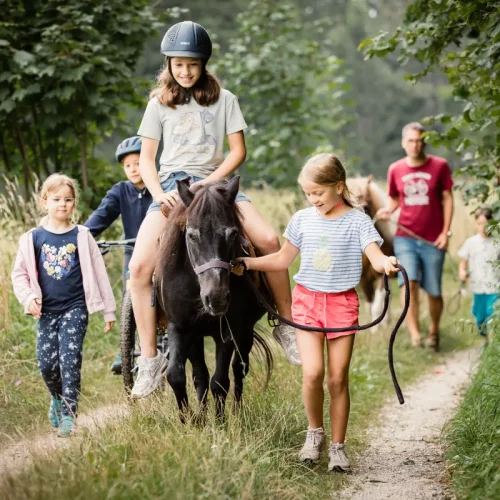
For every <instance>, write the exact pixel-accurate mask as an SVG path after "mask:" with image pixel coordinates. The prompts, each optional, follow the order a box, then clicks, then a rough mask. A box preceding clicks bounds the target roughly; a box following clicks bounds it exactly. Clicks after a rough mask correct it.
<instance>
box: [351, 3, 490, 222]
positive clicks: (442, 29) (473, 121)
mask: <svg viewBox="0 0 500 500" xmlns="http://www.w3.org/2000/svg"><path fill="white" fill-rule="evenodd" d="M360 48H361V49H364V52H365V54H366V58H368V59H369V58H372V57H374V56H378V57H384V56H386V55H387V54H390V53H393V52H395V51H399V63H400V64H402V65H405V64H407V63H409V62H414V61H417V62H418V63H420V67H419V70H417V71H413V72H411V73H409V74H408V75H407V76H406V78H407V80H409V81H410V82H417V81H420V80H422V79H425V78H426V77H427V75H429V74H430V73H431V72H432V71H434V70H440V71H441V72H442V73H443V74H444V75H445V76H446V77H447V79H448V81H449V83H450V84H451V86H452V88H453V95H454V97H455V98H456V99H457V100H458V101H459V102H461V103H462V106H461V110H460V112H459V113H458V114H455V115H450V114H439V115H435V116H432V117H428V118H427V120H426V121H427V122H429V123H431V124H435V123H441V124H443V125H444V126H445V127H446V129H445V130H444V131H443V132H441V133H439V132H436V131H433V132H431V133H429V134H428V140H429V141H430V142H431V143H433V144H441V145H444V146H446V147H448V148H452V149H453V150H454V151H455V152H456V153H457V154H458V155H460V156H461V157H462V159H463V161H464V162H465V163H466V166H465V167H463V168H462V169H461V172H462V173H463V174H464V175H466V176H468V177H472V178H475V179H476V180H477V182H465V183H464V184H463V186H462V188H463V189H462V192H463V193H464V195H465V196H466V198H467V200H469V199H471V198H475V199H477V200H479V201H484V200H486V199H488V198H489V197H490V195H493V196H494V198H495V200H496V201H494V208H495V210H496V216H495V218H496V219H497V220H500V202H499V201H498V178H499V176H500V172H499V170H500V133H499V127H500V4H499V2H498V1H497V0H480V1H476V2H470V1H468V0H440V1H438V0H417V1H415V2H413V3H412V4H411V5H410V6H409V7H408V9H407V10H406V14H405V18H404V21H403V23H402V24H401V26H399V27H398V28H397V29H396V30H395V31H394V33H392V34H389V33H388V32H382V33H380V34H379V35H378V36H376V37H374V38H371V39H367V40H365V41H364V42H363V43H361V45H360ZM491 179H496V182H488V181H490V180H491Z"/></svg>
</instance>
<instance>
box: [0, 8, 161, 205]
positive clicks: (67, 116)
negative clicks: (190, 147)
mask: <svg viewBox="0 0 500 500" xmlns="http://www.w3.org/2000/svg"><path fill="white" fill-rule="evenodd" d="M0 9H1V10H2V12H3V13H4V16H3V17H2V20H1V21H0V83H1V90H0V130H2V132H1V134H2V138H1V139H2V140H1V143H2V151H1V153H2V159H3V163H4V169H5V171H6V173H7V174H8V175H12V174H20V173H21V172H20V171H19V167H18V165H19V164H22V165H23V172H22V175H23V178H24V184H25V189H26V194H28V190H29V187H30V175H31V172H32V171H34V172H36V173H37V174H38V175H41V174H42V172H43V175H44V176H45V175H48V174H50V173H51V172H53V171H61V170H64V171H65V172H66V173H68V174H70V175H72V176H74V177H77V178H79V179H80V180H81V183H82V186H83V188H84V190H85V193H84V194H85V195H86V197H87V198H90V197H91V195H92V193H93V191H94V190H95V189H96V187H99V184H100V183H101V182H104V183H105V184H107V185H109V183H110V182H112V180H113V179H109V178H107V177H108V176H106V175H102V172H103V171H102V168H103V164H102V163H99V162H97V161H96V160H93V159H91V160H90V161H88V157H89V156H92V149H93V147H94V145H95V143H96V142H98V141H100V140H101V139H102V137H103V136H104V135H106V134H108V133H109V132H110V131H111V130H113V129H114V128H115V127H117V126H120V127H123V126H124V125H125V118H126V112H125V111H126V107H127V106H142V105H143V100H142V98H141V94H140V92H139V88H140V85H138V84H139V83H140V82H139V81H138V80H137V79H134V78H133V73H134V67H135V63H136V61H137V59H138V58H139V56H140V54H141V51H142V47H143V43H144V40H145V38H146V35H149V34H150V33H151V31H152V30H155V29H157V28H158V26H159V24H158V22H157V21H156V20H155V17H154V16H153V13H152V11H151V8H150V7H149V2H148V1H147V0H131V1H128V2H120V1H117V0H109V1H107V2H97V1H94V0H77V1H73V2H69V3H68V2H65V1H62V0H43V1H41V0H37V1H33V2H17V1H13V0H0ZM98 170H99V172H100V174H101V175H99V176H97V175H95V174H96V173H97V171H98Z"/></svg>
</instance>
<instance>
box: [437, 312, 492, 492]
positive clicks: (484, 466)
mask: <svg viewBox="0 0 500 500" xmlns="http://www.w3.org/2000/svg"><path fill="white" fill-rule="evenodd" d="M499 319H500V318H499V317H498V312H497V317H496V319H495V320H494V321H495V322H494V324H493V325H492V330H493V331H495V332H496V333H497V335H495V336H494V337H493V339H492V342H491V344H490V345H489V346H488V347H487V348H486V349H485V351H484V352H483V355H482V359H481V364H480V367H479V370H478V373H477V375H476V376H475V377H474V380H473V382H472V385H471V386H470V387H469V389H468V391H467V393H466V395H465V397H464V400H463V402H462V405H461V406H460V409H459V411H458V412H457V414H456V415H455V417H454V419H453V420H452V422H451V424H450V425H449V427H448V428H447V431H446V434H445V435H446V440H447V443H448V446H449V449H448V452H447V458H448V461H449V463H450V468H451V471H452V477H453V486H454V488H455V492H456V494H457V498H468V499H469V500H482V499H484V498H500V469H499V467H498V464H499V463H500V446H499V445H498V442H499V433H500V431H499V429H500V411H499V410H498V396H499V391H500V371H499V370H498V357H499V355H500V337H499V336H498V331H499V328H500V324H499V321H498V320H499Z"/></svg>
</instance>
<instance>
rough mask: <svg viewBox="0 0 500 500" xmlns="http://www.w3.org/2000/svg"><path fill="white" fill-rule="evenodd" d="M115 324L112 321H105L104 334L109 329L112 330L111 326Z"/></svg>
mask: <svg viewBox="0 0 500 500" xmlns="http://www.w3.org/2000/svg"><path fill="white" fill-rule="evenodd" d="M114 324H115V322H114V321H106V326H105V327H104V333H108V332H109V331H110V330H111V328H113V325H114Z"/></svg>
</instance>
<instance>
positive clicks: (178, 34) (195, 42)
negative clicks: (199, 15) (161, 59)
mask: <svg viewBox="0 0 500 500" xmlns="http://www.w3.org/2000/svg"><path fill="white" fill-rule="evenodd" d="M161 52H162V54H165V55H166V56H167V57H197V58H200V59H202V60H203V61H204V62H205V63H206V62H207V61H208V60H209V59H210V56H211V55H212V41H211V40H210V37H209V36H208V33H207V30H206V29H205V28H204V27H203V26H200V25H199V24H197V23H193V22H192V21H182V22H181V23H177V24H174V25H173V26H172V27H171V28H170V29H169V30H168V31H167V32H166V33H165V36H164V37H163V40H162V42H161Z"/></svg>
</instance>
